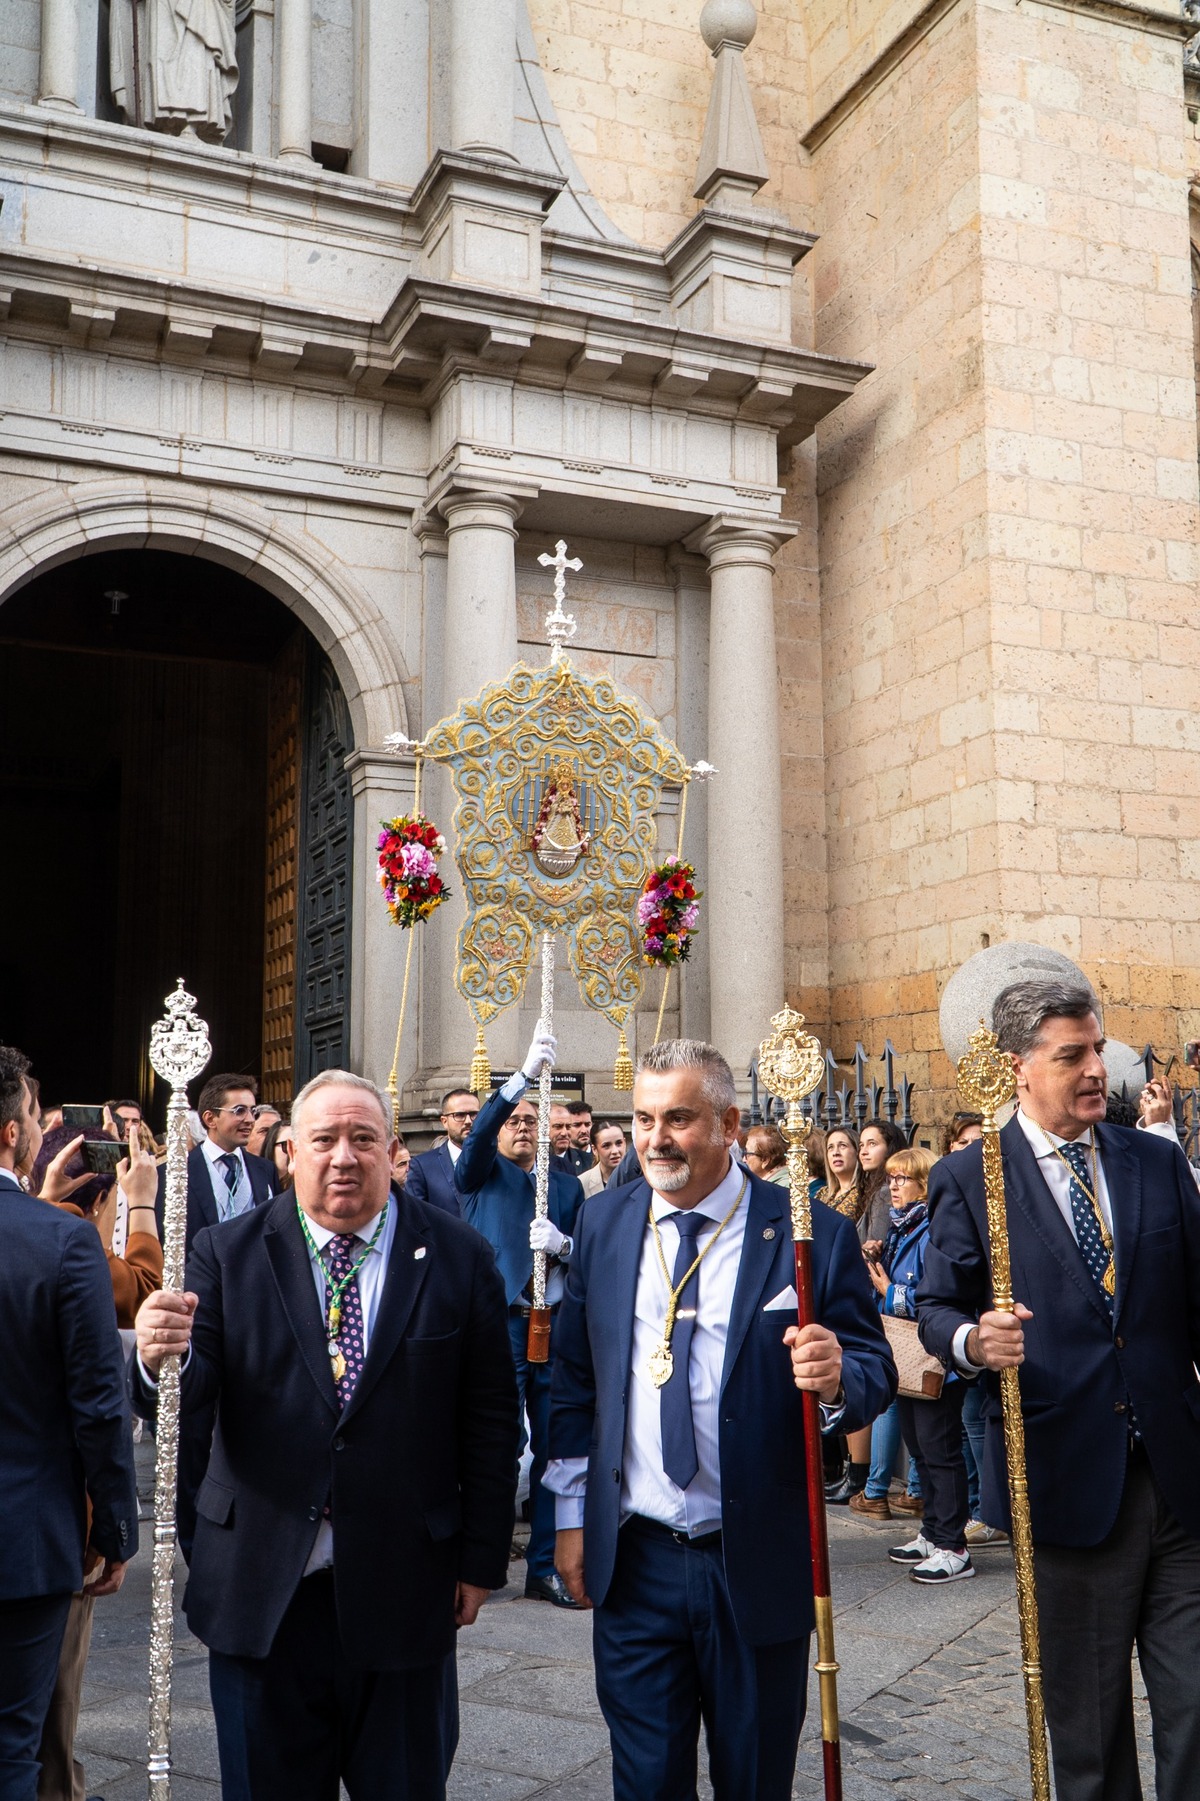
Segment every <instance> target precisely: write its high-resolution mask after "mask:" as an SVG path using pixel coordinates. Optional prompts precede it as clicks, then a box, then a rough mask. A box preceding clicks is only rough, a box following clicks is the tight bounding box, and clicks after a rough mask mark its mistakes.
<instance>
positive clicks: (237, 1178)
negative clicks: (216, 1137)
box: [217, 1151, 242, 1219]
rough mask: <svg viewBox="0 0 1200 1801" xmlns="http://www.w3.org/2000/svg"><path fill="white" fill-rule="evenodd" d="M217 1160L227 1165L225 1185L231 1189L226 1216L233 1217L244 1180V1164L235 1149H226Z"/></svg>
mask: <svg viewBox="0 0 1200 1801" xmlns="http://www.w3.org/2000/svg"><path fill="white" fill-rule="evenodd" d="M217 1162H218V1163H223V1164H224V1165H225V1186H226V1188H227V1189H228V1190H229V1211H228V1212H227V1213H226V1215H225V1217H226V1219H232V1218H233V1215H234V1212H235V1210H236V1205H237V1191H238V1188H239V1186H240V1184H241V1180H242V1166H241V1164H240V1163H239V1162H238V1159H237V1156H236V1154H235V1153H234V1152H233V1151H226V1152H225V1154H224V1156H223V1157H218V1158H217Z"/></svg>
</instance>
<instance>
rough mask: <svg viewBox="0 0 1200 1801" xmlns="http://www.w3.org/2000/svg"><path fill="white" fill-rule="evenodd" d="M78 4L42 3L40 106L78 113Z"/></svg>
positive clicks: (58, 0) (61, 0)
mask: <svg viewBox="0 0 1200 1801" xmlns="http://www.w3.org/2000/svg"><path fill="white" fill-rule="evenodd" d="M78 92H79V5H78V0H42V60H41V73H40V75H39V78H38V105H39V106H50V107H53V108H54V109H55V111H56V112H62V113H77V112H79V110H80V108H79V103H78V100H77V97H76V96H77V95H78Z"/></svg>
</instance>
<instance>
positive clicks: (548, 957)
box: [525, 546, 562, 1363]
mask: <svg viewBox="0 0 1200 1801" xmlns="http://www.w3.org/2000/svg"><path fill="white" fill-rule="evenodd" d="M561 548H562V547H561V546H560V549H561ZM554 941H555V934H554V933H553V932H543V933H542V1012H541V1017H540V1019H539V1020H538V1031H539V1032H545V1033H550V1032H553V1030H554ZM536 1184H537V1187H536V1199H535V1201H534V1207H535V1210H536V1215H537V1218H538V1219H545V1217H546V1215H547V1213H548V1212H549V1211H550V1065H549V1064H548V1063H543V1064H542V1073H541V1075H540V1076H539V1077H538V1142H537V1177H536ZM525 1354H526V1356H527V1358H528V1360H529V1362H530V1363H548V1362H549V1360H550V1309H549V1308H548V1307H547V1305H546V1253H545V1251H535V1252H534V1253H533V1308H532V1310H531V1312H530V1315H529V1341H528V1344H527V1346H526V1352H525Z"/></svg>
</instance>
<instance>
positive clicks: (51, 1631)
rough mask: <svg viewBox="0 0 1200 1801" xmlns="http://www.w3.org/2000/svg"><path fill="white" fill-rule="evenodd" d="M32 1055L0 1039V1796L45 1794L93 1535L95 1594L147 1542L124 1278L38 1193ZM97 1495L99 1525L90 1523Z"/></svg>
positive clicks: (117, 1577)
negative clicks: (120, 1313) (43, 1756)
mask: <svg viewBox="0 0 1200 1801" xmlns="http://www.w3.org/2000/svg"><path fill="white" fill-rule="evenodd" d="M28 1069H29V1062H28V1059H27V1058H25V1057H24V1056H22V1054H21V1053H20V1051H16V1050H13V1049H11V1048H10V1047H9V1046H7V1045H5V1046H0V1369H2V1370H3V1372H4V1379H3V1381H2V1382H0V1447H2V1451H0V1795H3V1797H4V1801H34V1797H35V1796H36V1794H37V1788H38V1769H39V1764H38V1746H39V1742H40V1740H41V1736H42V1725H43V1721H44V1719H45V1716H46V1710H47V1708H48V1706H49V1704H50V1697H51V1694H52V1693H53V1690H54V1679H55V1676H56V1675H57V1672H58V1659H59V1651H60V1648H61V1645H62V1641H63V1633H64V1631H65V1628H66V1624H67V1614H68V1609H69V1606H70V1601H71V1596H72V1594H73V1593H74V1592H75V1591H76V1590H77V1589H78V1588H79V1587H80V1586H81V1584H82V1582H83V1571H84V1552H85V1549H86V1547H87V1545H88V1544H89V1543H90V1545H91V1546H92V1547H94V1549H95V1550H96V1551H97V1552H99V1553H100V1555H101V1556H102V1557H103V1558H104V1567H103V1569H102V1570H101V1572H100V1576H99V1578H98V1579H97V1581H96V1582H94V1583H93V1584H92V1585H91V1586H90V1588H89V1593H90V1594H91V1595H111V1594H115V1593H116V1591H117V1589H119V1588H120V1586H121V1582H122V1579H123V1577H124V1574H125V1565H126V1563H127V1562H128V1560H129V1559H130V1558H131V1557H132V1556H133V1554H134V1552H135V1551H136V1550H137V1538H138V1531H137V1486H136V1482H135V1480H134V1469H133V1439H132V1436H131V1434H130V1430H129V1417H128V1413H127V1410H126V1407H125V1359H124V1354H123V1352H122V1349H121V1340H120V1337H119V1335H118V1333H117V1316H116V1313H115V1312H114V1310H113V1291H112V1282H111V1280H110V1277H109V1273H108V1265H107V1263H106V1261H105V1256H104V1250H103V1247H102V1246H101V1243H100V1235H99V1233H98V1232H97V1231H96V1228H95V1226H94V1225H93V1223H92V1221H91V1220H87V1219H81V1218H79V1217H78V1216H77V1215H73V1214H69V1213H64V1212H62V1211H61V1210H60V1209H59V1208H57V1207H51V1206H49V1205H48V1204H47V1203H46V1202H45V1201H39V1200H35V1199H34V1198H33V1197H32V1196H30V1195H27V1194H26V1193H25V1192H24V1190H23V1189H22V1188H21V1185H20V1183H19V1182H18V1181H17V1178H16V1173H15V1172H16V1171H17V1170H18V1169H25V1168H28V1167H29V1166H30V1165H31V1164H32V1163H33V1160H34V1159H35V1158H36V1156H37V1153H38V1150H39V1149H40V1147H41V1140H42V1134H41V1128H40V1127H39V1125H38V1116H37V1105H36V1103H35V1100H34V1096H33V1091H32V1089H31V1088H30V1085H29V1083H28V1081H27V1080H26V1075H27V1072H28ZM88 1497H90V1499H91V1509H92V1512H91V1529H90V1533H89V1531H88V1528H87V1524H86V1518H87V1515H86V1508H87V1500H88Z"/></svg>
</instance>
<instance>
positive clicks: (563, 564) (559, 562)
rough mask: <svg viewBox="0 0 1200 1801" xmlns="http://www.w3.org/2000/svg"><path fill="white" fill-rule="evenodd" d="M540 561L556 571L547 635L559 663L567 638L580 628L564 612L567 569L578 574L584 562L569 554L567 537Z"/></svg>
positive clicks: (551, 654) (546, 567)
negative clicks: (552, 553)
mask: <svg viewBox="0 0 1200 1801" xmlns="http://www.w3.org/2000/svg"><path fill="white" fill-rule="evenodd" d="M538 562H539V563H540V564H541V565H542V567H543V568H544V569H553V571H554V611H553V612H552V613H547V614H546V636H547V638H548V639H549V640H550V661H551V662H552V663H557V662H559V661H560V660H561V658H562V655H563V647H564V645H565V644H566V642H567V640H568V639H569V638H573V637H574V636H575V633H576V632H577V631H578V629H579V627H578V626H577V625H576V623H575V620H574V618H573V616H572V615H571V614H570V613H564V612H563V601H564V600H565V599H566V598H567V570H568V569H573V570H574V571H575V572H576V574H578V572H579V570H581V569H582V568H583V564H582V563H581V562H580V560H579V558H578V557H569V556H568V555H567V541H566V539H565V538H560V539H559V540H558V543H557V544H556V545H555V546H554V555H553V556H550V555H549V554H548V553H547V552H546V551H543V552H542V554H541V556H540V557H539V558H538Z"/></svg>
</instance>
